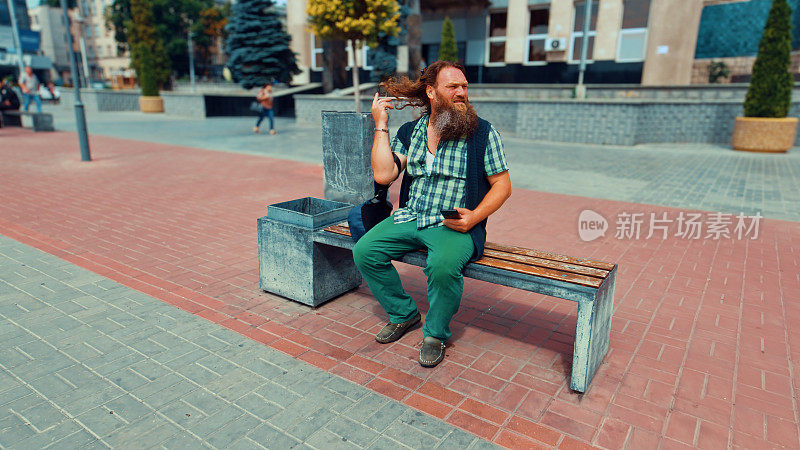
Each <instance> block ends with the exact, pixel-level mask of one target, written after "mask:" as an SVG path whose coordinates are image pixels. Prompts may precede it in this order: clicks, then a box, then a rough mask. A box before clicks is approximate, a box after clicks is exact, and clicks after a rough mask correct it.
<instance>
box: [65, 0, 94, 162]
mask: <svg viewBox="0 0 800 450" xmlns="http://www.w3.org/2000/svg"><path fill="white" fill-rule="evenodd" d="M60 3H61V11H62V12H63V14H64V24H66V26H67V49H68V50H69V66H70V70H71V71H72V87H73V88H74V89H75V126H76V128H77V129H78V140H79V141H80V144H81V161H91V160H92V155H91V153H90V152H89V135H88V133H87V132H86V115H85V114H84V111H83V102H82V101H81V90H80V87H79V86H78V85H79V83H78V65H77V64H76V62H75V50H74V49H73V48H72V45H73V43H72V30H71V29H70V26H69V23H70V22H69V15H67V1H66V0H60Z"/></svg>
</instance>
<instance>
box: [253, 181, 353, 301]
mask: <svg viewBox="0 0 800 450" xmlns="http://www.w3.org/2000/svg"><path fill="white" fill-rule="evenodd" d="M352 207H353V205H351V204H349V203H342V202H335V201H331V200H322V199H319V198H314V197H305V198H300V199H296V200H290V201H287V202H282V203H276V204H273V205H269V206H268V207H267V215H266V216H265V217H261V218H259V219H258V272H259V279H260V286H261V289H262V290H264V291H267V292H271V293H273V294H278V295H280V296H283V297H286V298H289V299H292V300H295V301H297V302H300V303H303V304H306V305H309V306H314V307H316V306H319V305H320V304H322V303H324V302H326V301H328V300H330V299H332V298H335V297H338V296H339V295H342V294H344V293H345V292H347V291H349V290H351V289H355V288H356V287H358V286H359V285H360V284H361V274H360V273H359V272H358V269H357V268H356V266H355V263H354V262H353V252H352V251H350V250H347V249H342V248H338V247H331V246H328V245H324V244H318V243H315V242H314V238H313V236H312V235H313V233H314V231H317V230H320V229H322V228H325V227H327V226H329V225H333V224H336V223H340V222H344V221H345V220H347V213H348V212H350V209H351V208H352Z"/></svg>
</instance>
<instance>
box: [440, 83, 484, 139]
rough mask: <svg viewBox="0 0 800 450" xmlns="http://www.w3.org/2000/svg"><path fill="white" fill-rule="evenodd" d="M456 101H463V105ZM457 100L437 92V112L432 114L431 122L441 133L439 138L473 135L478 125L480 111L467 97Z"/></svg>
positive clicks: (457, 137)
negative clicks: (476, 109)
mask: <svg viewBox="0 0 800 450" xmlns="http://www.w3.org/2000/svg"><path fill="white" fill-rule="evenodd" d="M455 101H461V102H463V103H461V105H463V106H461V107H459V106H456V103H455ZM455 101H453V100H450V99H449V98H447V97H445V96H443V95H441V94H439V92H438V91H437V92H436V98H435V110H436V113H435V114H431V118H430V120H431V124H432V125H433V128H434V129H435V130H436V131H437V132H438V133H439V139H441V140H444V141H449V140H453V139H460V138H462V137H465V136H471V135H472V133H473V132H474V131H475V129H476V128H477V127H478V113H476V112H475V108H474V107H473V106H472V105H471V104H470V103H469V100H467V99H466V98H461V97H459V98H456V99H455Z"/></svg>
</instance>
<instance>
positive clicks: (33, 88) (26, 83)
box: [19, 66, 42, 112]
mask: <svg viewBox="0 0 800 450" xmlns="http://www.w3.org/2000/svg"><path fill="white" fill-rule="evenodd" d="M39 84H41V83H40V82H39V78H37V77H36V74H35V73H33V69H32V68H31V66H25V70H24V71H23V72H22V75H20V77H19V88H20V89H22V98H23V99H24V101H25V104H24V105H23V106H22V109H24V110H25V111H27V110H28V106H30V104H31V99H33V100H34V101H36V112H42V98H41V97H40V96H39Z"/></svg>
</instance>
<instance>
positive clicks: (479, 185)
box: [397, 118, 492, 261]
mask: <svg viewBox="0 0 800 450" xmlns="http://www.w3.org/2000/svg"><path fill="white" fill-rule="evenodd" d="M417 122H419V119H417V120H415V121H413V122H406V123H405V124H403V126H401V127H400V130H398V132H397V139H399V140H400V142H402V143H403V145H405V147H406V151H409V150H410V149H411V133H412V132H413V131H414V127H415V126H416V125H417ZM490 129H491V125H490V124H489V122H487V121H485V120H483V119H481V118H478V129H477V130H475V132H474V133H472V136H470V137H469V138H467V198H466V201H467V209H472V210H474V209H475V208H477V207H478V204H480V202H481V201H482V200H483V197H485V196H486V194H487V193H488V192H489V189H490V188H491V187H492V186H491V185H490V184H489V180H487V179H486V170H485V166H484V162H483V160H484V155H485V154H486V146H487V145H488V143H489V131H490ZM411 180H412V177H411V176H409V175H408V171H407V170H406V172H405V173H404V174H403V182H402V184H401V185H400V202H399V203H400V208H405V206H406V204H407V203H408V194H409V191H410V190H411ZM469 234H470V236H472V242H473V244H475V251H474V252H473V253H472V258H471V259H470V261H475V260H478V259H480V257H481V256H483V247H484V245H486V219H484V220H483V221H482V222H480V223H479V224H477V225H475V226H474V227H473V228H472V229H471V230H470V231H469Z"/></svg>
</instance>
